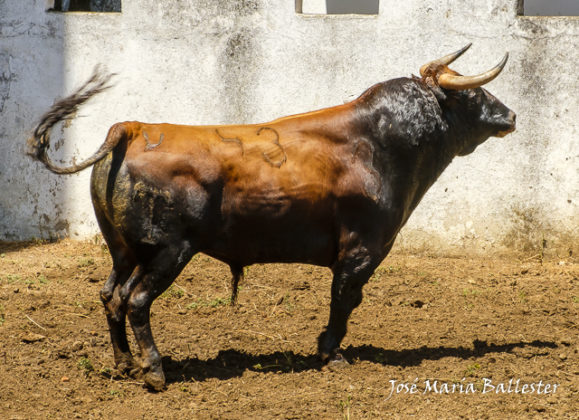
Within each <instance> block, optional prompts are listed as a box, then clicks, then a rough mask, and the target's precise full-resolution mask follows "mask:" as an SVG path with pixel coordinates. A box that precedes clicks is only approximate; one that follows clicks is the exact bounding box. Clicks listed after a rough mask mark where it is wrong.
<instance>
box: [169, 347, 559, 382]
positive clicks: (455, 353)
mask: <svg viewBox="0 0 579 420" xmlns="http://www.w3.org/2000/svg"><path fill="white" fill-rule="evenodd" d="M525 347H526V348H535V349H537V350H539V349H542V348H556V347H557V344H555V343H554V342H551V341H540V340H535V341H532V342H522V341H520V342H516V343H508V344H488V343H487V342H486V341H479V340H475V341H473V347H462V346H461V347H444V346H439V347H426V346H424V347H420V348H418V349H406V350H386V349H383V348H380V347H374V346H366V345H364V346H356V347H354V346H349V347H348V348H346V349H345V350H344V351H343V355H344V356H345V357H346V359H348V360H349V361H351V362H354V363H355V362H357V361H368V362H372V363H377V364H381V365H385V366H386V365H389V366H400V367H409V366H417V365H419V364H420V363H422V361H424V360H439V359H442V358H445V357H457V358H461V359H469V358H471V357H481V356H484V355H485V354H488V353H508V352H511V351H513V350H514V349H516V348H525ZM542 354H543V353H541V352H534V353H533V354H532V355H531V357H534V356H540V355H542ZM163 366H164V368H165V373H166V376H167V382H168V383H174V382H180V381H190V380H192V379H193V380H196V381H204V380H206V379H210V378H217V379H230V378H233V377H238V376H241V375H242V374H243V373H244V372H245V371H247V370H250V371H255V372H274V373H289V372H302V371H306V370H320V369H322V367H323V364H322V362H321V361H320V359H319V357H318V355H316V354H312V355H304V354H296V353H294V352H291V351H290V352H280V351H278V352H275V353H270V354H258V355H254V354H248V353H245V352H242V351H238V350H234V349H229V350H221V351H220V352H219V353H218V355H217V357H215V358H213V359H209V360H200V359H198V358H187V359H183V360H173V359H172V358H171V357H165V358H164V359H163Z"/></svg>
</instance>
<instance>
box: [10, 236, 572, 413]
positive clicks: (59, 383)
mask: <svg viewBox="0 0 579 420" xmlns="http://www.w3.org/2000/svg"><path fill="white" fill-rule="evenodd" d="M109 267H110V258H109V256H108V253H107V251H106V247H104V246H103V245H102V244H101V243H100V241H99V240H95V241H89V242H77V241H71V240H65V241H61V242H58V243H51V244H45V243H32V244H30V243H28V244H2V245H0V343H1V346H0V363H1V366H2V367H1V368H0V418H2V419H28V418H34V419H48V418H66V419H70V418H82V419H91V418H107V419H109V418H127V419H133V418H135V419H138V418H147V419H153V418H216V419H217V418H218V419H242V418H261V419H268V418H291V419H302V418H323V419H326V418H327V419H361V418H409V417H414V418H421V419H438V418H579V335H578V327H579V316H578V313H579V265H578V264H577V262H576V261H575V260H574V259H573V258H572V257H569V256H566V257H564V258H552V259H549V260H545V261H541V260H540V259H539V258H538V257H535V258H528V257H510V258H506V257H501V258H499V257H495V258H490V257H488V258H480V257H476V258H465V257H460V258H457V257H454V258H451V257H429V256H413V255H404V254H395V255H391V256H389V257H388V258H387V259H386V260H385V261H384V263H383V264H382V266H381V267H380V268H379V269H378V270H377V272H376V274H375V275H374V277H373V278H372V279H371V280H370V282H369V283H368V284H367V285H366V287H365V289H364V295H365V296H364V300H363V302H362V304H361V305H360V307H359V308H358V309H356V310H355V311H354V313H353V315H352V318H351V320H350V323H349V331H348V334H347V336H346V338H345V339H344V342H343V345H342V348H343V349H344V355H345V356H346V358H347V359H348V360H349V361H350V362H351V363H350V365H348V366H344V367H342V368H339V369H335V370H330V369H328V368H324V367H322V365H321V363H320V362H319V360H318V358H317V356H316V340H317V336H318V334H319V333H320V332H321V330H322V328H323V327H324V325H325V323H326V321H327V318H328V313H329V301H330V296H329V292H330V280H331V278H330V272H329V270H327V269H323V268H319V267H313V266H308V265H297V264H294V265H255V266H251V267H249V269H248V272H247V274H246V279H245V282H244V284H243V285H242V287H241V290H240V294H239V304H238V306H237V307H231V306H230V305H228V302H229V294H230V290H229V277H230V274H229V270H228V267H227V266H225V265H223V264H221V263H219V262H217V261H215V260H212V259H210V258H209V257H206V256H203V255H199V256H196V257H195V258H194V260H193V261H192V262H191V263H190V264H189V265H188V267H187V268H186V270H185V271H184V273H183V274H182V275H181V276H180V277H179V278H178V279H177V281H176V282H175V284H174V285H173V286H172V287H171V288H170V289H169V290H168V291H167V292H165V294H164V295H162V296H161V297H160V298H159V299H157V301H156V302H155V304H154V305H153V316H152V325H153V333H154V334H155V337H156V341H157V345H158V347H159V350H160V351H161V352H162V354H163V356H164V358H163V364H164V368H165V372H166V375H167V380H168V387H167V390H166V391H164V392H160V393H153V392H149V391H147V390H146V389H145V388H144V387H143V385H142V384H141V383H139V381H136V380H134V379H129V378H122V377H119V376H118V375H117V373H116V372H115V369H114V365H113V356H112V348H111V346H110V339H109V335H108V330H107V325H106V320H105V316H104V311H103V308H102V305H101V303H100V301H99V298H98V292H99V290H100V287H101V286H102V283H103V282H104V280H105V279H106V277H107V276H108V272H109ZM131 338H132V336H131ZM131 343H132V345H133V346H134V347H135V343H134V341H132V342H131Z"/></svg>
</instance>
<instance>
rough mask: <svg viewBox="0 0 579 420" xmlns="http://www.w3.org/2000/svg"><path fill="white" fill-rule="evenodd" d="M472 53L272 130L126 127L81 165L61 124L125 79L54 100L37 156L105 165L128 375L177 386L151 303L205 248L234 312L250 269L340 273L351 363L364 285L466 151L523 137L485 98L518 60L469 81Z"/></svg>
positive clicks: (117, 352)
mask: <svg viewBox="0 0 579 420" xmlns="http://www.w3.org/2000/svg"><path fill="white" fill-rule="evenodd" d="M469 47H470V44H469V45H467V46H466V47H464V48H462V49H460V50H458V51H456V52H454V53H452V54H449V55H447V56H444V57H442V58H440V59H437V60H434V61H432V62H429V63H427V64H425V65H424V66H422V67H421V69H420V77H417V76H412V77H403V78H397V79H392V80H388V81H386V82H382V83H378V84H376V85H374V86H372V87H370V88H369V89H368V90H366V91H365V92H364V93H363V94H362V95H361V96H360V97H358V98H357V99H355V100H353V101H351V102H349V103H346V104H343V105H339V106H335V107H331V108H326V109H322V110H318V111H313V112H308V113H304V114H299V115H293V116H289V117H284V118H280V119H277V120H274V121H272V122H268V123H265V124H251V125H219V126H218V125H211V126H184V125H172V124H146V123H141V122H123V123H117V124H114V125H113V126H112V127H111V128H110V130H109V132H108V135H107V137H106V140H105V141H104V143H103V144H102V146H101V147H100V148H99V149H98V151H96V152H95V153H94V154H93V155H92V156H91V157H89V158H88V159H86V160H85V161H83V162H81V163H79V164H73V165H71V166H61V165H57V164H55V163H54V162H53V161H52V160H51V159H50V157H49V156H48V154H47V150H48V148H49V144H50V131H51V128H52V127H53V126H54V125H55V124H56V123H58V122H60V121H63V120H64V119H67V118H71V115H72V114H73V113H74V112H75V111H76V110H77V108H78V106H79V105H81V104H82V103H84V102H85V101H86V100H88V99H89V98H91V97H92V96H94V95H96V94H97V93H99V92H101V91H103V90H105V89H107V88H108V87H109V86H110V85H109V80H110V77H111V75H108V74H105V75H103V73H102V72H99V71H96V72H95V74H94V75H93V76H92V78H91V79H90V80H89V81H88V82H86V84H84V85H83V86H82V87H81V88H80V89H79V90H77V91H76V92H75V93H74V94H72V95H71V96H69V97H67V98H65V99H62V100H60V101H58V102H56V103H55V104H54V106H52V108H51V109H50V110H49V111H48V112H47V113H46V114H45V115H44V116H43V117H42V119H41V122H40V123H39V125H38V126H37V127H36V129H35V131H34V135H33V136H32V137H31V138H30V140H29V146H30V150H29V153H30V154H31V155H32V156H33V157H34V158H36V159H38V160H39V161H40V162H42V163H43V164H44V165H45V166H46V167H47V168H48V169H49V170H51V171H52V172H54V173H57V174H70V173H74V172H78V171H81V170H83V169H85V168H87V167H89V166H93V170H92V177H91V182H90V188H91V197H92V203H93V206H94V210H95V214H96V219H97V221H98V224H99V226H100V229H101V231H102V234H103V236H104V239H105V240H106V243H107V245H108V248H109V250H110V254H111V257H112V271H111V273H110V276H109V277H108V279H107V280H106V282H105V284H104V287H103V288H102V291H101V292H100V297H101V299H102V302H103V304H104V307H105V312H106V317H107V321H108V326H109V330H110V337H111V342H112V347H113V352H114V361H115V365H116V367H117V368H118V369H119V370H120V371H122V372H126V373H130V374H132V375H139V376H140V377H141V378H143V380H144V382H145V384H146V385H147V386H148V387H150V388H152V389H154V390H161V389H163V388H164V386H165V376H164V373H163V368H162V364H161V356H160V354H159V351H158V350H157V347H156V345H155V342H154V340H153V335H152V332H151V327H150V322H149V317H150V308H151V304H152V303H153V301H154V299H155V298H157V297H158V296H159V295H160V294H161V293H163V291H164V290H166V289H167V288H168V287H169V286H170V285H171V283H172V282H173V281H174V280H175V278H176V277H177V276H178V275H179V273H180V272H181V270H182V269H183V268H184V267H185V265H186V264H187V263H188V262H189V261H190V260H191V258H192V257H193V256H194V255H195V254H196V253H199V252H203V253H205V254H207V255H210V256H212V257H214V258H216V259H218V260H220V261H223V262H224V263H226V264H228V265H229V266H230V268H231V272H232V301H234V300H235V297H236V294H237V285H238V283H239V281H240V279H241V278H242V276H243V268H244V267H245V266H248V265H250V264H255V263H273V262H283V263H294V262H300V263H309V264H315V265H319V266H325V267H329V268H330V269H331V270H332V273H333V280H332V286H331V305H330V316H329V321H328V324H327V326H326V327H325V329H324V330H323V331H322V333H321V334H320V336H319V338H318V351H319V355H320V357H321V359H322V360H323V361H324V362H325V363H340V362H343V363H347V362H346V361H345V360H344V358H343V357H342V356H341V354H340V343H341V341H342V339H343V337H344V336H345V334H346V328H347V321H348V318H349V316H350V314H351V312H352V310H353V309H354V308H356V307H357V306H358V305H359V304H360V302H361V300H362V287H363V285H364V284H365V283H366V282H367V281H368V279H369V278H370V276H371V275H372V273H373V272H374V270H375V269H376V267H378V265H379V264H380V263H381V261H382V260H383V259H384V258H385V257H386V255H387V254H388V252H389V251H390V249H391V248H392V245H393V244H394V239H395V238H396V236H397V234H398V232H399V231H400V229H401V228H402V226H403V225H404V224H405V223H406V221H407V220H408V218H409V216H410V214H411V213H412V211H413V210H414V209H415V208H416V206H417V205H418V203H419V202H420V200H421V198H422V197H423V195H424V194H425V192H426V191H427V190H428V188H429V187H430V186H431V185H432V184H433V183H434V182H435V180H436V179H437V178H438V177H439V175H440V174H441V173H442V172H443V170H444V169H445V168H446V167H447V166H448V165H449V164H450V162H451V161H452V159H453V158H454V157H455V156H463V155H466V154H469V153H471V152H472V151H474V150H475V148H476V147H477V146H478V145H479V144H481V143H482V142H484V141H485V140H486V139H487V138H489V137H491V136H497V137H502V136H504V135H506V134H507V133H510V132H512V131H513V130H514V129H515V113H514V112H513V111H511V110H510V109H509V108H507V107H506V106H505V105H503V104H502V103H501V102H500V101H499V100H498V99H497V98H495V97H494V96H493V95H491V94H490V93H489V92H488V91H487V90H485V89H484V88H482V87H481V86H483V85H484V84H486V83H488V82H490V81H491V80H493V79H494V78H495V77H497V76H498V75H499V73H500V72H501V71H502V69H503V68H504V66H505V63H506V62H507V58H508V53H507V54H506V55H505V56H504V58H503V59H502V61H501V62H500V63H499V64H498V65H497V66H495V67H493V68H492V69H491V70H489V71H487V72H484V73H482V74H479V75H476V76H462V75H460V74H458V73H457V72H455V71H453V70H451V69H450V68H449V67H448V65H449V64H450V63H452V62H453V61H454V60H455V59H457V58H458V57H459V56H460V55H462V54H463V53H464V52H465V51H466V50H467V49H468V48H469ZM127 316H128V319H129V323H130V326H131V327H132V330H133V333H134V335H135V338H136V341H137V343H138V346H139V348H140V351H141V362H140V363H136V362H135V359H134V358H133V356H132V354H131V350H130V348H129V344H128V341H127V334H126V321H125V319H126V317H127Z"/></svg>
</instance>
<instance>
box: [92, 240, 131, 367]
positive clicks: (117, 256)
mask: <svg viewBox="0 0 579 420" xmlns="http://www.w3.org/2000/svg"><path fill="white" fill-rule="evenodd" d="M109 247H110V251H111V255H112V258H113V269H112V271H111V274H110V276H109V278H108V279H107V281H106V282H105V285H104V286H103V288H102V290H101V293H100V296H101V300H102V302H103V305H104V307H105V313H106V316H107V323H108V325H109V333H110V336H111V344H112V346H113V354H114V360H115V366H116V367H117V368H118V369H119V371H120V372H121V373H127V372H130V371H131V370H132V369H134V368H135V362H134V360H133V356H132V354H131V350H130V347H129V343H128V340H127V331H126V314H127V299H126V297H125V298H123V296H122V293H121V288H122V286H123V285H124V284H126V283H135V282H137V281H138V278H139V277H140V276H141V271H140V269H139V267H135V263H134V262H133V261H132V260H131V258H129V257H128V255H127V253H126V251H125V250H124V249H123V248H118V247H117V246H115V245H113V246H111V245H109Z"/></svg>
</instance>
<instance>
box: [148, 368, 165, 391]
mask: <svg viewBox="0 0 579 420" xmlns="http://www.w3.org/2000/svg"><path fill="white" fill-rule="evenodd" d="M143 380H144V381H145V386H146V387H147V388H149V389H150V390H151V391H156V392H159V391H163V390H164V389H165V375H164V374H163V372H161V373H158V372H147V373H145V376H143Z"/></svg>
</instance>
